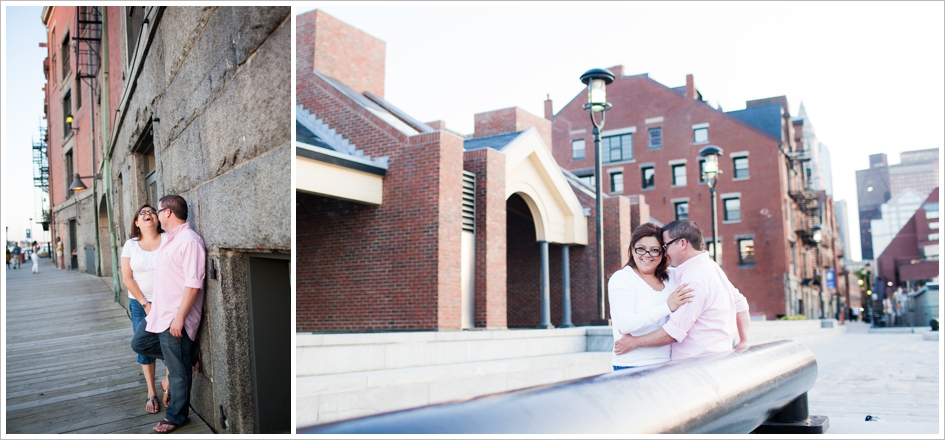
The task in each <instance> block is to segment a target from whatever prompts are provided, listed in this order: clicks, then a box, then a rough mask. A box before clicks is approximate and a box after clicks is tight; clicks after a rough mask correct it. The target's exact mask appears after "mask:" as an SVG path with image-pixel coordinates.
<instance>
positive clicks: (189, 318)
mask: <svg viewBox="0 0 945 440" xmlns="http://www.w3.org/2000/svg"><path fill="white" fill-rule="evenodd" d="M187 215H188V213H187V202H186V201H185V200H184V198H183V197H181V196H178V195H167V196H164V197H162V198H161V200H160V201H159V202H158V207H157V209H155V208H154V207H152V206H151V205H149V204H144V205H142V206H141V208H139V209H138V211H137V212H136V213H135V218H134V219H133V220H132V222H131V239H129V240H128V241H127V242H126V243H125V246H124V248H123V249H122V251H121V273H122V280H123V282H124V285H125V287H127V288H128V297H129V298H130V301H129V303H130V304H129V308H130V312H131V322H132V330H133V331H134V338H132V340H131V349H132V350H134V351H135V352H136V353H138V363H139V364H141V368H142V370H143V371H144V377H145V381H146V382H147V386H148V398H147V401H146V404H145V410H146V411H147V412H149V413H152V414H154V413H157V412H158V411H159V410H160V407H159V405H158V402H157V392H156V391H155V388H154V375H155V359H162V360H164V364H165V366H166V367H167V375H166V376H165V378H164V380H163V381H162V382H161V388H163V390H164V397H163V404H164V407H165V408H166V409H167V411H166V413H165V417H164V420H162V421H161V422H160V423H158V424H157V425H156V426H155V427H154V432H155V433H159V434H164V433H169V432H171V431H174V430H176V429H177V428H179V427H181V426H183V425H184V424H185V423H186V422H187V417H188V415H189V410H190V408H189V407H190V388H191V385H192V382H193V373H194V372H195V371H199V370H198V369H199V363H197V346H196V344H195V339H196V337H197V328H198V327H199V326H200V316H201V312H202V309H203V281H204V267H205V266H204V264H205V261H206V253H207V252H206V247H205V246H204V243H203V238H201V237H200V235H198V234H197V233H196V232H194V231H193V230H192V229H190V224H189V223H187Z"/></svg>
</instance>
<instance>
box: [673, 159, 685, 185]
mask: <svg viewBox="0 0 945 440" xmlns="http://www.w3.org/2000/svg"><path fill="white" fill-rule="evenodd" d="M673 186H686V164H680V165H673Z"/></svg>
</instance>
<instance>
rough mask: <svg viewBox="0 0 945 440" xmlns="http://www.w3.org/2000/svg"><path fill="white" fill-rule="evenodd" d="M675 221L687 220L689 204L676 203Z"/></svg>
mask: <svg viewBox="0 0 945 440" xmlns="http://www.w3.org/2000/svg"><path fill="white" fill-rule="evenodd" d="M674 205H675V206H676V220H689V202H676V203H675V204H674Z"/></svg>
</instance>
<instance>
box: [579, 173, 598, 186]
mask: <svg viewBox="0 0 945 440" xmlns="http://www.w3.org/2000/svg"><path fill="white" fill-rule="evenodd" d="M578 179H580V181H581V182H583V183H584V184H585V185H587V186H589V187H591V188H594V187H595V185H596V183H595V182H594V175H593V174H591V175H589V176H578Z"/></svg>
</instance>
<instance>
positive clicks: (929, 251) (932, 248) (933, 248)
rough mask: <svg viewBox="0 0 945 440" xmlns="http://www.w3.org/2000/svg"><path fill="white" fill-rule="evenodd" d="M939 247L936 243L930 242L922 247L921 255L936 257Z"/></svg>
mask: <svg viewBox="0 0 945 440" xmlns="http://www.w3.org/2000/svg"><path fill="white" fill-rule="evenodd" d="M938 255H939V249H938V245H937V244H930V245H928V246H924V247H923V248H922V256H923V257H925V258H938Z"/></svg>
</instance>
